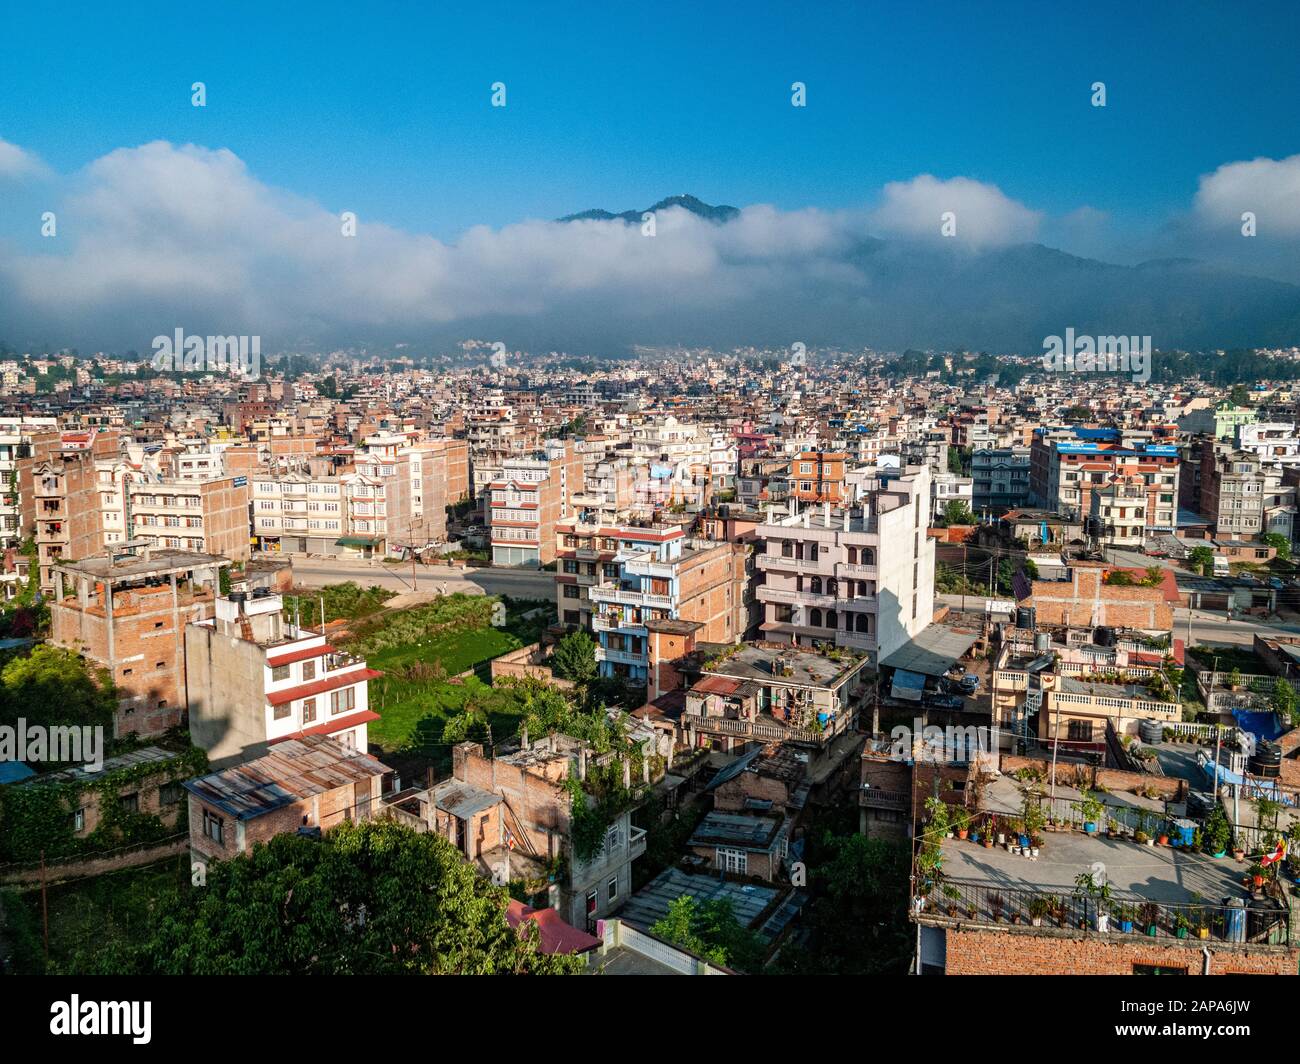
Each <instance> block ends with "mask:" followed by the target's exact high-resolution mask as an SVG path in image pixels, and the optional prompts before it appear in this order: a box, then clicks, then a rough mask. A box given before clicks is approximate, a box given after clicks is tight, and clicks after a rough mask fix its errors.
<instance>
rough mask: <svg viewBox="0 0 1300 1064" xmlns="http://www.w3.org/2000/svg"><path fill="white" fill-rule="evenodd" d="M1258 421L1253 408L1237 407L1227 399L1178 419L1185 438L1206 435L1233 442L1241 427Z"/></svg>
mask: <svg viewBox="0 0 1300 1064" xmlns="http://www.w3.org/2000/svg"><path fill="white" fill-rule="evenodd" d="M1256 419H1257V415H1256V413H1255V410H1254V408H1253V407H1249V406H1235V405H1234V404H1233V403H1232V402H1230V401H1229V400H1227V399H1225V400H1223V401H1222V402H1220V403H1216V404H1214V405H1213V406H1203V407H1199V408H1198V409H1196V410H1191V411H1188V412H1187V413H1186V414H1184V415H1183V416H1182V417H1180V418H1179V419H1178V430H1179V431H1180V432H1181V433H1183V434H1184V435H1185V436H1195V435H1199V434H1202V433H1204V434H1206V435H1208V436H1210V437H1211V438H1213V439H1216V440H1233V439H1236V436H1237V430H1238V429H1239V428H1240V427H1241V426H1243V425H1251V424H1254V422H1255V421H1256Z"/></svg>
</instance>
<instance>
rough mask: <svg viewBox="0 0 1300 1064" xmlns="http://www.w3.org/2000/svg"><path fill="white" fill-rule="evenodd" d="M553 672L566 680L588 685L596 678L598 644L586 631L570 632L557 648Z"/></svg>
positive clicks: (552, 659)
mask: <svg viewBox="0 0 1300 1064" xmlns="http://www.w3.org/2000/svg"><path fill="white" fill-rule="evenodd" d="M551 671H552V672H554V673H555V675H556V676H559V677H560V678H561V679H564V680H572V681H573V682H574V683H580V684H588V683H591V681H592V680H594V679H595V678H596V672H597V669H596V643H595V640H593V639H592V638H591V636H589V635H588V634H587V633H586V631H584V630H583V629H579V630H578V631H576V632H570V633H569V634H568V635H566V636H565V637H564V638H563V639H561V640H560V641H559V643H557V644H556V646H555V654H554V655H553V656H552V657H551Z"/></svg>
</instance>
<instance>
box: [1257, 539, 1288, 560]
mask: <svg viewBox="0 0 1300 1064" xmlns="http://www.w3.org/2000/svg"><path fill="white" fill-rule="evenodd" d="M1259 538H1260V540H1261V541H1262V542H1264V543H1267V544H1268V545H1269V546H1270V547H1272V548H1273V549H1274V550H1275V551H1277V556H1278V557H1279V558H1281V559H1282V560H1283V561H1284V562H1286V561H1290V560H1291V541H1290V540H1289V539H1287V538H1286V536H1284V535H1282V533H1281V532H1265V533H1264V534H1263V535H1262V536H1260V537H1259Z"/></svg>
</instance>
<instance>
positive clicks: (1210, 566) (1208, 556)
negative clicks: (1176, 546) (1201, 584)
mask: <svg viewBox="0 0 1300 1064" xmlns="http://www.w3.org/2000/svg"><path fill="white" fill-rule="evenodd" d="M1187 564H1188V566H1189V567H1190V568H1191V570H1192V572H1194V573H1200V574H1201V575H1202V576H1213V575H1214V550H1213V549H1212V548H1210V547H1193V548H1192V549H1191V550H1190V551H1189V552H1188V554H1187Z"/></svg>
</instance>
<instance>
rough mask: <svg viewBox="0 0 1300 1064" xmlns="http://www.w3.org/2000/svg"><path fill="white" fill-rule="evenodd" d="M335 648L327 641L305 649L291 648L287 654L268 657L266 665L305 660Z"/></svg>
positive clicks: (322, 655)
mask: <svg viewBox="0 0 1300 1064" xmlns="http://www.w3.org/2000/svg"><path fill="white" fill-rule="evenodd" d="M337 650H338V648H337V647H332V646H330V645H329V644H328V643H325V644H323V645H322V646H318V647H308V648H307V649H306V650H293V651H290V652H289V653H288V654H280V655H277V656H276V657H273V658H272V657H268V658H267V659H266V663H267V664H268V665H292V664H293V663H294V662H295V661H306V660H307V659H308V658H319V657H324V656H325V655H326V654H333V653H335V652H336V651H337Z"/></svg>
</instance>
